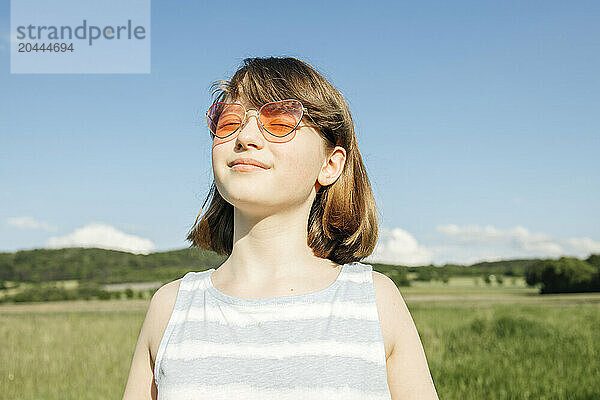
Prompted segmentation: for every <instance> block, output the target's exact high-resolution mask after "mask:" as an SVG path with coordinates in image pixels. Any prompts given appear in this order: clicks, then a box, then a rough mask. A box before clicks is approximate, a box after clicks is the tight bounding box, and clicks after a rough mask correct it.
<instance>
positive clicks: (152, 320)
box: [123, 279, 181, 400]
mask: <svg viewBox="0 0 600 400" xmlns="http://www.w3.org/2000/svg"><path fill="white" fill-rule="evenodd" d="M180 281H181V279H178V280H176V281H173V282H170V283H167V284H166V285H163V286H161V287H160V288H159V289H158V290H157V291H156V292H155V293H154V295H153V296H152V299H151V300H150V305H149V306H148V311H147V312H146V318H145V319H144V323H143V324H142V328H141V330H140V335H139V337H138V341H137V345H136V346H135V351H134V354H133V360H132V361H131V369H130V370H129V378H128V379H127V385H126V386H125V393H124V394H123V400H156V399H157V397H158V390H157V388H156V384H155V381H154V360H152V356H151V352H150V349H151V348H156V347H157V345H156V344H157V342H159V341H160V338H162V335H163V334H164V331H165V328H166V325H167V323H168V321H169V317H170V316H171V313H172V312H173V307H174V305H175V299H176V297H177V291H178V289H179V283H180Z"/></svg>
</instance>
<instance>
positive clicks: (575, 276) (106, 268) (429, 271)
mask: <svg viewBox="0 0 600 400" xmlns="http://www.w3.org/2000/svg"><path fill="white" fill-rule="evenodd" d="M225 259H226V257H224V256H220V255H217V254H216V253H214V252H211V251H207V250H204V249H200V248H184V249H180V250H173V251H165V252H160V253H151V254H148V255H136V254H131V253H127V252H122V251H116V250H105V249H97V248H91V249H90V248H64V249H34V250H22V251H17V252H14V253H0V291H1V290H5V289H6V287H7V286H6V284H5V283H4V281H11V282H23V283H26V282H27V283H44V282H56V281H62V280H77V281H79V287H78V288H77V289H69V290H67V289H64V288H61V287H59V286H56V287H53V286H52V285H45V286H43V285H40V286H35V287H34V288H31V289H30V290H29V291H27V290H28V289H26V290H23V291H21V293H19V294H20V296H21V297H19V298H25V297H27V296H29V297H30V298H32V297H35V296H38V297H41V298H57V297H61V296H62V297H69V296H70V297H69V298H86V297H89V298H92V297H93V298H106V297H107V296H109V295H108V294H106V293H103V292H102V289H100V286H101V285H103V284H109V283H124V282H149V281H160V282H164V283H167V282H170V281H173V280H175V279H178V278H180V277H182V276H183V275H184V274H185V273H187V272H189V271H203V270H206V269H209V268H216V267H218V266H219V265H220V264H221V263H222V262H223V261H225ZM599 259H600V255H597V254H596V255H591V256H590V257H588V258H587V259H586V260H580V259H577V258H573V257H562V258H560V259H557V260H552V259H550V260H540V259H516V260H502V261H493V262H481V263H477V264H472V265H457V264H445V265H443V266H435V265H424V266H418V267H415V266H402V265H393V264H382V263H371V264H372V265H373V268H374V269H375V270H377V271H379V272H381V273H384V274H386V275H387V276H388V277H390V278H391V279H392V280H393V281H394V282H395V283H396V285H398V286H410V284H411V279H409V274H411V273H412V274H413V275H415V274H416V277H415V278H413V279H414V280H416V281H432V280H433V281H435V280H438V281H440V282H444V283H448V281H449V279H450V277H454V276H472V277H475V278H476V279H478V277H481V276H483V277H484V281H488V280H489V279H490V278H489V277H490V276H491V275H494V277H495V280H496V282H498V283H499V284H502V281H503V278H502V277H503V276H509V277H524V278H525V279H526V282H527V284H528V285H530V286H535V285H539V286H540V288H541V290H540V293H565V292H591V291H600V287H599V286H600V285H599V280H600V261H599ZM488 284H489V282H488ZM34 292H36V293H38V294H36V295H34ZM23 293H24V294H23ZM126 296H127V295H126Z"/></svg>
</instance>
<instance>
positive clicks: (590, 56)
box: [0, 0, 600, 265]
mask: <svg viewBox="0 0 600 400" xmlns="http://www.w3.org/2000/svg"><path fill="white" fill-rule="evenodd" d="M599 17H600V4H599V3H598V2H592V1H588V2H585V1H580V2H529V1H518V2H517V1H515V2H477V1H455V2H418V3H416V2H411V3H404V2H381V3H373V2H371V3H368V2H337V3H336V2H323V1H319V2H310V1H303V2H297V3H294V2H260V3H259V2H255V3H248V2H225V3H222V2H198V1H189V2H183V1H181V2H178V3H177V7H174V6H173V2H167V1H156V0H153V1H152V7H151V73H150V74H10V60H9V55H10V53H9V37H10V33H9V31H10V11H9V4H8V2H2V5H1V6H0V29H1V30H0V35H1V40H0V182H1V187H2V189H1V194H0V251H15V250H19V249H30V248H39V247H63V246H86V245H94V246H97V247H107V248H122V249H128V250H130V251H133V252H148V251H162V250H168V249H177V248H183V247H186V246H187V245H188V243H187V242H186V241H185V236H186V234H187V232H188V230H189V229H190V227H191V225H192V224H193V222H194V219H195V217H196V214H197V213H198V211H199V209H200V206H201V204H202V201H203V200H204V197H205V195H206V193H207V190H208V188H209V185H210V183H211V179H212V167H211V161H210V150H211V148H210V141H209V136H208V132H207V128H206V126H205V123H204V118H203V116H204V111H205V110H206V108H207V107H208V105H209V103H210V100H211V99H210V92H209V86H210V83H211V82H212V81H214V80H216V79H225V78H228V77H230V76H231V74H232V73H233V72H234V71H235V70H236V69H237V67H238V66H239V65H240V63H241V62H242V60H243V59H244V58H245V57H254V56H293V57H298V58H301V59H303V60H305V61H307V62H309V63H310V64H311V65H313V66H315V67H316V68H317V69H318V70H319V71H320V72H321V73H322V74H323V75H324V76H325V77H326V78H328V79H329V80H330V81H331V82H332V83H333V84H334V85H335V86H336V87H337V88H338V89H339V90H340V91H341V92H342V93H343V94H344V96H345V98H346V99H347V101H348V104H349V106H350V110H351V111H352V113H353V117H354V120H355V123H356V127H357V135H358V136H357V137H358V142H359V148H360V151H361V154H362V156H363V160H364V162H365V164H366V166H367V171H368V173H369V176H370V179H371V183H372V185H373V189H374V193H375V198H376V201H377V204H378V206H379V212H380V241H379V244H378V247H377V249H376V251H375V252H374V253H373V255H372V256H371V257H370V258H369V259H367V261H381V262H392V263H401V264H406V265H421V264H429V263H433V264H436V265H440V264H443V263H446V262H458V263H467V264H469V263H473V262H476V261H480V260H495V259H510V258H518V257H552V258H555V257H559V256H562V255H572V256H577V257H586V256H587V255H589V254H590V253H592V252H595V253H600V224H599V222H600V207H599V206H598V205H599V204H600V184H599V183H600V182H599V180H600V179H599V171H600V161H599V160H600V158H599V157H598V153H599V149H600V131H599V125H600V124H599V122H598V115H599V112H600V79H599V77H598V76H599V75H598V71H600V51H599V50H600V25H599V24H598V19H599Z"/></svg>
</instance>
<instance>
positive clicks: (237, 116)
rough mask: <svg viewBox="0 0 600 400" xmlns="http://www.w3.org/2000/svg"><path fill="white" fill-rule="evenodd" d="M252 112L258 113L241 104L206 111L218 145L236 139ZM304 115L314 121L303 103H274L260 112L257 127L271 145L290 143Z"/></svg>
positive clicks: (221, 104) (292, 101)
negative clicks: (249, 113) (272, 143)
mask: <svg viewBox="0 0 600 400" xmlns="http://www.w3.org/2000/svg"><path fill="white" fill-rule="evenodd" d="M250 110H256V108H249V109H246V107H244V105H243V104H240V103H215V104H213V105H212V106H211V107H210V108H209V109H208V111H207V112H206V121H207V123H208V129H209V130H210V132H211V134H212V135H213V139H214V140H215V141H218V142H227V141H229V140H232V139H235V137H236V136H237V135H236V133H239V132H240V131H241V130H242V129H243V126H244V125H245V124H246V117H247V116H248V112H249V111H250ZM305 113H306V115H308V116H309V118H310V119H311V120H312V117H311V116H310V114H308V110H307V109H306V108H305V107H304V106H303V105H302V103H301V102H300V100H296V99H286V100H280V101H272V102H269V103H266V104H264V105H263V106H262V107H261V108H260V109H259V110H258V115H257V119H258V125H259V127H260V131H261V133H262V134H263V136H264V137H265V139H266V140H268V141H269V142H274V143H283V142H289V141H290V140H292V139H293V138H294V136H296V128H298V126H299V125H300V121H302V117H303V116H304V114H305ZM313 122H314V121H313ZM315 125H316V124H315ZM292 133H293V134H292Z"/></svg>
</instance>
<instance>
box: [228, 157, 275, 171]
mask: <svg viewBox="0 0 600 400" xmlns="http://www.w3.org/2000/svg"><path fill="white" fill-rule="evenodd" d="M238 164H242V165H255V166H257V167H260V168H264V169H268V168H269V166H268V165H267V164H265V163H263V162H261V161H258V160H255V159H253V158H236V159H235V160H233V161H231V162H230V163H229V164H227V165H228V166H229V167H233V166H234V165H238Z"/></svg>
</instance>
